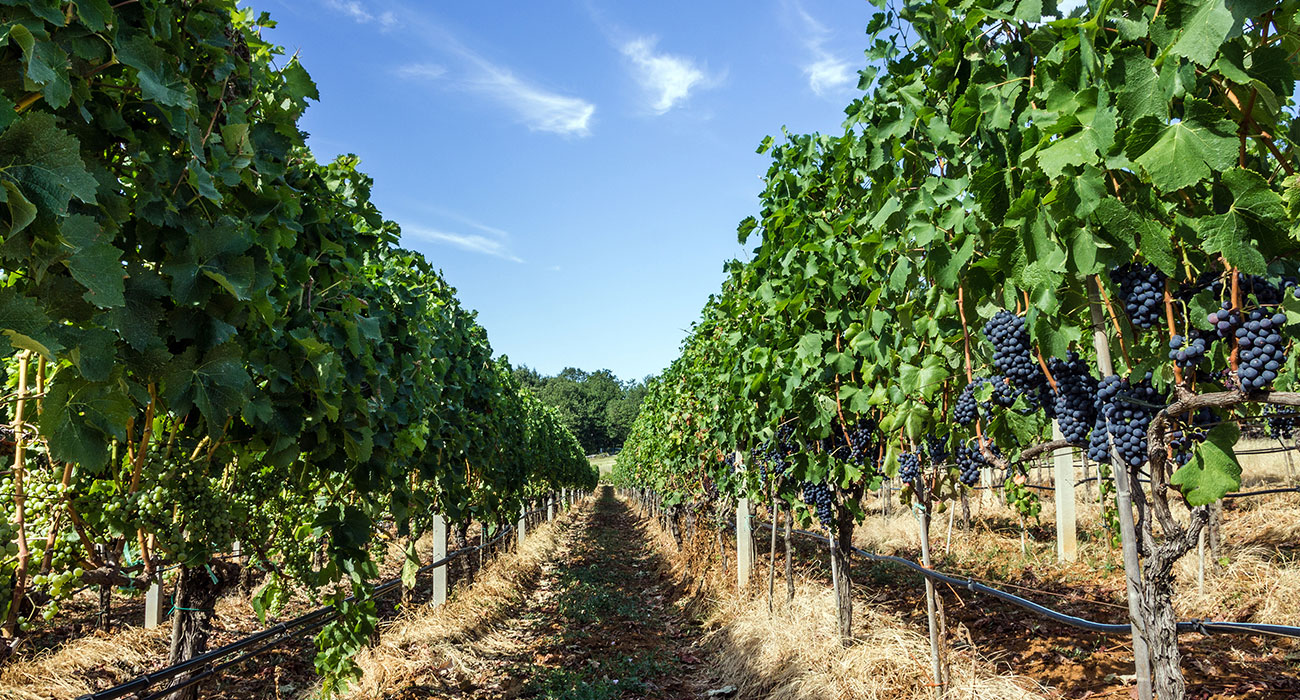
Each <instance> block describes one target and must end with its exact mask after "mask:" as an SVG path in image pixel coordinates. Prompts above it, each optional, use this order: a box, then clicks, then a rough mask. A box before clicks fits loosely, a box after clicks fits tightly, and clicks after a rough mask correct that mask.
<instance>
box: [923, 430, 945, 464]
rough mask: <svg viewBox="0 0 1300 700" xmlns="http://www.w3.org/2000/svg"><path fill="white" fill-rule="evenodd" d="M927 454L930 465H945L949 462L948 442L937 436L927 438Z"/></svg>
mask: <svg viewBox="0 0 1300 700" xmlns="http://www.w3.org/2000/svg"><path fill="white" fill-rule="evenodd" d="M925 454H926V456H927V457H928V458H929V459H930V464H943V463H944V462H947V461H948V441H947V440H945V439H943V438H941V437H939V436H937V435H933V434H931V435H927V436H925Z"/></svg>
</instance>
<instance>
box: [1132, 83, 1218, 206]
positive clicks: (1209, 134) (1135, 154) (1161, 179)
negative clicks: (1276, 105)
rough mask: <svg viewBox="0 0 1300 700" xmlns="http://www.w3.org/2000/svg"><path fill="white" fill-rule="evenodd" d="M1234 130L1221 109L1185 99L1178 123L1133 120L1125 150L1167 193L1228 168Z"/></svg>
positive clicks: (1150, 119) (1154, 182)
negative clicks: (1183, 111) (1183, 109)
mask: <svg viewBox="0 0 1300 700" xmlns="http://www.w3.org/2000/svg"><path fill="white" fill-rule="evenodd" d="M1234 132H1235V125H1234V124H1233V123H1232V122H1231V121H1229V120H1228V119H1226V118H1224V116H1223V112H1222V110H1220V109H1218V108H1217V107H1215V106H1213V105H1211V104H1210V103H1208V102H1205V101H1203V100H1199V99H1195V98H1188V100H1187V101H1186V104H1185V115H1184V118H1183V120H1182V121H1180V122H1177V123H1170V124H1164V123H1162V121H1161V120H1160V119H1158V118H1156V117H1150V116H1148V117H1142V118H1141V119H1138V120H1137V121H1136V122H1134V124H1133V127H1132V130H1131V132H1130V133H1129V137H1128V142H1127V143H1126V145H1125V152H1126V153H1127V154H1128V157H1129V158H1132V159H1133V160H1134V161H1135V162H1136V163H1137V164H1138V165H1140V166H1142V169H1143V170H1145V171H1146V172H1147V174H1148V175H1149V176H1150V177H1151V182H1152V183H1153V184H1154V185H1155V186H1156V187H1157V188H1159V189H1160V190H1162V191H1165V192H1171V191H1173V190H1178V189H1182V188H1184V187H1188V186H1190V185H1194V184H1196V183H1197V182H1200V181H1201V180H1204V179H1206V178H1208V177H1209V176H1210V174H1211V172H1217V171H1222V170H1227V169H1228V168H1231V167H1232V166H1233V164H1234V163H1235V162H1236V160H1237V139H1236V138H1235V137H1234Z"/></svg>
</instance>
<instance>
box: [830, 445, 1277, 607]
mask: <svg viewBox="0 0 1300 700" xmlns="http://www.w3.org/2000/svg"><path fill="white" fill-rule="evenodd" d="M1276 445H1277V443H1276V441H1265V440H1261V441H1242V443H1241V444H1240V445H1239V446H1238V447H1239V449H1241V450H1254V449H1260V448H1267V447H1276ZM1240 459H1241V462H1242V467H1243V475H1242V477H1243V478H1242V489H1243V490H1257V489H1266V488H1277V487H1281V486H1289V485H1291V484H1293V483H1295V481H1294V480H1293V479H1292V477H1291V473H1289V472H1288V465H1287V462H1286V458H1285V456H1284V455H1283V454H1280V453H1271V454H1247V455H1242V456H1241V458H1240ZM1293 459H1294V457H1293ZM1295 471H1297V472H1300V470H1295ZM1037 476H1038V475H1037V474H1035V475H1034V477H1035V481H1037ZM1049 483H1050V482H1049ZM979 493H980V494H981V495H979V496H975V497H974V498H973V499H972V503H971V512H972V516H973V523H974V527H973V528H972V529H971V530H963V529H962V528H961V527H960V526H957V527H954V528H953V529H952V533H951V542H949V534H948V517H947V514H941V515H938V516H936V517H935V521H934V523H933V525H932V529H931V538H932V539H931V547H932V549H933V551H934V552H935V556H941V555H949V556H950V563H949V567H950V568H951V569H953V570H956V571H961V572H968V573H973V574H975V575H977V576H987V577H992V578H998V579H1001V580H1006V581H1011V582H1016V581H1019V580H1021V579H1022V578H1029V579H1032V580H1034V581H1038V582H1043V581H1056V582H1059V583H1061V584H1067V585H1068V584H1085V585H1086V586H1087V589H1088V590H1089V595H1090V596H1098V595H1102V592H1101V590H1100V589H1099V588H1098V587H1097V586H1095V585H1094V584H1097V583H1099V582H1102V581H1104V582H1105V584H1106V585H1104V586H1102V587H1101V588H1105V589H1110V591H1111V592H1112V593H1114V596H1113V600H1110V601H1109V602H1112V603H1122V602H1123V598H1122V597H1121V595H1120V593H1121V588H1120V586H1122V578H1121V577H1120V574H1119V559H1118V556H1119V552H1118V550H1117V549H1115V548H1113V547H1112V546H1111V545H1110V543H1109V542H1108V541H1107V540H1106V538H1105V537H1104V536H1103V535H1102V533H1101V527H1102V526H1101V522H1100V508H1099V506H1098V504H1097V502H1096V497H1095V495H1094V496H1091V497H1089V496H1087V495H1086V494H1085V491H1084V490H1083V489H1076V499H1075V500H1076V507H1075V511H1076V517H1077V518H1078V529H1079V533H1080V541H1079V545H1078V547H1079V548H1078V551H1079V561H1078V562H1074V563H1064V564H1063V563H1058V562H1057V561H1056V550H1055V542H1054V541H1053V540H1052V539H1051V538H1050V537H1051V535H1050V532H1051V530H1052V527H1053V522H1054V520H1055V504H1054V502H1053V500H1052V494H1051V492H1043V493H1040V498H1041V499H1042V500H1041V503H1042V506H1043V511H1042V515H1041V517H1040V521H1041V522H1042V524H1043V525H1044V526H1045V528H1046V530H1047V531H1048V533H1049V535H1048V538H1045V539H1043V540H1041V541H1034V539H1032V538H1030V539H1029V540H1028V556H1022V555H1021V549H1020V547H1021V544H1020V535H1019V523H1018V519H1017V518H1015V517H1014V515H1013V513H1012V512H1011V510H1010V509H1008V508H1007V507H1006V506H1005V505H1004V504H1002V503H1000V500H999V498H998V497H996V496H995V495H993V494H992V493H990V492H979ZM1226 503H1227V506H1226V508H1225V512H1224V524H1223V529H1222V545H1221V546H1222V549H1221V551H1220V552H1219V554H1220V556H1221V557H1222V559H1223V561H1224V562H1225V563H1224V564H1220V563H1219V562H1216V561H1215V560H1214V558H1213V557H1212V556H1210V555H1209V554H1208V553H1207V555H1206V563H1205V581H1204V585H1203V586H1201V585H1198V569H1199V568H1200V566H1201V564H1200V557H1199V556H1198V554H1197V551H1196V550H1193V551H1192V552H1190V553H1188V555H1187V556H1185V557H1184V558H1183V559H1182V560H1180V561H1179V563H1178V566H1177V567H1176V569H1175V575H1176V577H1177V583H1176V586H1175V590H1176V591H1178V593H1177V596H1176V597H1175V608H1176V609H1177V611H1178V614H1179V617H1180V618H1182V619H1190V618H1208V619H1217V620H1229V621H1237V622H1262V623H1274V624H1292V625H1300V562H1297V561H1296V557H1295V555H1294V554H1293V553H1292V552H1294V551H1295V550H1296V549H1297V547H1300V494H1294V493H1283V494H1274V495H1266V496H1256V497H1249V498H1242V499H1231V500H1229V501H1227V502H1226ZM868 505H869V506H872V508H870V515H869V516H868V518H867V520H866V521H865V522H864V523H863V525H862V526H860V527H858V528H856V529H855V535H854V542H855V543H856V544H857V545H858V546H860V547H862V548H863V549H866V550H868V551H872V552H877V553H881V554H897V555H900V556H906V557H910V558H917V557H919V551H920V535H919V532H918V528H917V522H916V518H915V516H914V515H913V514H912V513H911V512H910V511H907V510H905V509H904V508H902V507H900V506H899V504H898V503H897V501H895V503H894V507H893V513H892V515H891V516H888V517H886V516H883V515H881V513H880V508H879V502H878V499H874V498H872V499H870V500H869V502H868ZM949 506H950V507H952V508H954V509H955V508H957V506H956V505H955V504H949ZM1185 513H1186V511H1184V519H1185ZM1106 565H1109V568H1110V570H1111V571H1112V573H1111V574H1110V575H1109V576H1107V575H1105V574H1102V573H1100V571H1101V570H1102V569H1103V568H1105V567H1106Z"/></svg>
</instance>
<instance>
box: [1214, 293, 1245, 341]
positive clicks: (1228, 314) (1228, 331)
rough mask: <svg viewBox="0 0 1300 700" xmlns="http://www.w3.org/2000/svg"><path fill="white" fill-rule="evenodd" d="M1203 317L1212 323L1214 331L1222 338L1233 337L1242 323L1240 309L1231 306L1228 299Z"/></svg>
mask: <svg viewBox="0 0 1300 700" xmlns="http://www.w3.org/2000/svg"><path fill="white" fill-rule="evenodd" d="M1205 318H1206V320H1207V321H1209V322H1210V323H1212V324H1214V332H1215V333H1218V334H1219V337H1220V338H1223V339H1224V340H1228V339H1229V338H1235V337H1236V334H1237V329H1238V328H1240V327H1241V324H1242V317H1241V311H1239V310H1237V309H1234V308H1232V302H1230V301H1225V302H1223V303H1222V304H1220V305H1219V310H1218V311H1212V312H1210V314H1209V315H1208V316H1206V317H1205Z"/></svg>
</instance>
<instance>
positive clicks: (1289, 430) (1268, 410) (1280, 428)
mask: <svg viewBox="0 0 1300 700" xmlns="http://www.w3.org/2000/svg"><path fill="white" fill-rule="evenodd" d="M1295 411H1296V409H1293V408H1286V409H1282V408H1280V407H1278V406H1276V405H1274V404H1267V405H1265V406H1264V426H1265V427H1266V428H1267V429H1268V434H1269V435H1271V436H1273V437H1274V438H1276V439H1278V440H1289V439H1291V436H1292V435H1294V434H1295V429H1296V423H1297V422H1298V421H1297V416H1298V414H1297V413H1296V412H1295Z"/></svg>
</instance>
